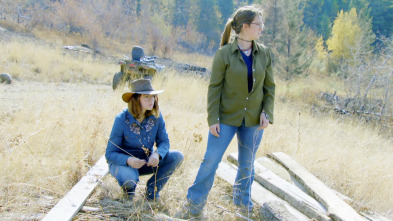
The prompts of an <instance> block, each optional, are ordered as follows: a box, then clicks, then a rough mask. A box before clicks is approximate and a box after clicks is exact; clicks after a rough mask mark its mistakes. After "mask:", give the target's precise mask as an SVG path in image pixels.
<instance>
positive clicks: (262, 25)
mask: <svg viewBox="0 0 393 221" xmlns="http://www.w3.org/2000/svg"><path fill="white" fill-rule="evenodd" d="M250 24H254V25H258V26H259V27H260V28H262V29H265V24H264V23H261V22H251V23H250Z"/></svg>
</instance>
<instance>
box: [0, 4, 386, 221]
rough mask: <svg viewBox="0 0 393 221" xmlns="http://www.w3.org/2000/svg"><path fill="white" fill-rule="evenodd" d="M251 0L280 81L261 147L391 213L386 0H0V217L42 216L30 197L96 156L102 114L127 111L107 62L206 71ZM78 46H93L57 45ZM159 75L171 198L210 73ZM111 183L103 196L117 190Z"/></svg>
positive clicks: (192, 149)
mask: <svg viewBox="0 0 393 221" xmlns="http://www.w3.org/2000/svg"><path fill="white" fill-rule="evenodd" d="M249 4H258V5H260V6H261V8H262V9H263V11H264V21H265V26H266V29H265V30H264V31H263V33H262V37H261V39H259V42H261V43H263V44H265V45H267V46H268V47H269V48H271V50H272V55H273V57H274V59H273V60H274V69H275V70H274V73H275V76H276V80H277V85H278V87H277V100H276V103H277V107H278V108H277V109H276V114H277V116H278V117H277V123H275V124H274V125H272V127H271V129H270V130H269V131H268V130H267V131H266V133H265V134H264V140H263V142H264V143H263V148H261V153H260V154H265V153H269V152H273V151H284V152H286V153H288V154H290V155H291V156H293V157H295V158H296V159H297V160H298V161H299V162H301V163H302V164H303V165H305V166H306V167H307V168H308V169H310V170H311V171H312V172H313V173H314V174H316V175H317V176H318V177H319V178H321V179H322V180H323V181H324V182H326V183H327V184H329V186H331V187H333V188H334V189H336V190H338V191H340V192H341V193H344V194H345V195H347V196H350V197H352V198H354V199H355V200H356V202H357V203H359V205H358V206H357V208H363V206H364V205H366V206H367V207H368V208H371V209H373V210H374V211H377V212H380V213H382V214H384V215H386V216H387V217H389V218H391V219H392V218H393V215H392V214H393V213H392V208H391V206H390V205H392V203H391V202H392V200H393V197H392V196H393V195H392V190H391V186H392V184H393V176H392V175H391V171H392V168H393V164H392V161H391V158H392V157H391V155H392V151H391V148H392V135H393V130H392V127H393V120H392V119H393V96H392V89H393V88H392V82H393V39H392V33H393V24H392V22H393V18H392V17H393V3H392V1H391V0H374V1H371V0H370V1H363V0H353V1H349V0H348V1H344V0H341V1H339V0H331V1H324V0H319V1H316V0H259V1H258V0H257V1H249V0H248V1H240V0H237V1H232V0H193V1H190V0H122V1H115V0H94V1H93V0H67V1H65V0H64V1H56V0H35V1H32V0H17V1H11V0H0V39H1V41H0V49H1V52H0V68H1V70H0V72H1V73H3V72H8V73H10V74H12V76H13V78H14V83H13V84H12V85H10V87H8V86H4V87H3V85H1V90H2V93H0V98H1V102H0V110H1V112H0V114H1V115H0V138H1V142H0V143H1V144H2V145H3V147H4V148H1V152H0V153H1V155H0V158H1V159H2V160H1V164H0V168H2V171H1V173H0V180H1V182H0V183H1V184H0V188H1V191H0V202H1V203H0V204H1V205H2V207H0V212H1V213H2V214H4V213H7V212H12V211H22V208H23V210H24V211H33V212H37V211H41V212H42V211H45V212H47V211H46V209H47V208H45V209H42V208H30V207H29V208H28V209H25V207H28V206H31V205H36V206H37V207H38V206H39V205H37V204H36V203H31V204H29V203H26V202H35V201H34V200H35V199H36V197H37V195H42V194H43V192H44V193H45V194H46V195H49V194H51V195H54V196H56V198H61V197H62V196H63V195H64V194H65V193H66V192H67V191H68V190H69V189H70V188H71V187H72V186H73V185H74V184H75V183H76V182H77V181H78V180H79V179H80V178H81V177H82V176H83V175H84V174H85V173H86V172H87V170H88V169H89V167H90V166H91V165H93V164H94V163H95V162H96V160H97V159H98V158H99V157H100V156H102V153H103V148H104V147H105V145H106V142H107V137H108V134H109V132H110V129H111V126H112V125H111V124H112V122H111V120H108V119H113V117H114V115H115V113H117V112H118V111H119V110H120V109H121V108H124V104H123V103H122V101H120V99H119V100H117V99H114V97H120V94H121V92H120V91H112V89H111V88H110V82H111V78H112V76H113V74H114V73H115V72H116V71H118V69H119V65H118V64H117V63H116V58H119V57H122V56H124V55H128V56H130V51H131V49H132V47H133V46H135V45H141V46H143V47H144V48H145V52H146V54H147V55H157V56H159V57H163V58H168V59H171V60H174V61H176V62H181V63H190V64H192V65H198V66H203V67H206V68H208V69H209V68H210V65H211V60H212V55H213V54H214V52H215V50H216V49H217V48H218V47H219V39H220V35H221V32H222V30H223V27H224V25H225V23H226V21H227V20H228V18H229V17H230V16H231V14H232V13H233V11H234V10H236V9H237V8H238V7H240V6H243V5H249ZM3 30H7V31H3ZM2 33H12V36H13V38H10V39H9V38H8V37H3V36H6V35H3V34H2ZM26 39H29V40H26ZM82 44H83V45H87V46H89V47H90V48H91V49H93V51H94V53H93V54H92V55H91V56H90V55H83V54H82V53H79V54H72V53H67V52H66V51H65V50H63V49H62V46H64V45H82ZM168 72H169V77H166V75H165V74H167V73H164V74H163V75H162V76H161V75H160V76H159V77H158V78H156V79H155V80H154V81H153V83H154V85H155V87H157V88H163V89H165V91H166V92H165V94H163V96H162V97H161V98H162V100H161V101H163V102H162V107H163V108H162V109H163V110H164V111H165V114H166V115H165V119H166V122H167V124H168V133H169V134H170V137H171V142H172V144H173V147H174V148H177V149H180V150H181V151H183V152H184V153H185V155H186V156H188V157H189V158H188V159H186V161H185V163H184V164H185V165H184V167H183V169H181V170H180V174H181V176H180V175H179V176H175V177H174V183H173V184H172V185H169V187H170V188H171V189H170V190H168V192H167V195H170V193H173V192H176V191H180V192H179V194H172V195H173V196H172V197H173V198H172V199H171V200H172V201H173V203H172V204H171V205H176V206H177V207H180V204H179V203H178V202H180V201H181V200H182V199H183V198H182V197H183V196H185V192H184V191H185V190H186V187H188V186H189V185H190V183H191V182H192V181H193V180H192V179H193V178H195V173H196V171H195V170H191V171H190V170H189V169H187V170H186V171H183V170H184V168H198V166H199V165H198V163H199V160H201V158H202V156H201V155H202V154H203V150H204V148H205V147H206V145H205V143H204V142H206V135H207V130H206V128H207V127H206V125H205V124H206V120H205V119H206V116H205V114H206V108H205V106H204V105H205V104H206V100H205V99H206V96H204V94H206V93H207V92H206V88H207V80H206V79H205V78H203V77H201V76H191V75H186V74H184V73H177V72H175V73H174V74H171V73H172V72H173V71H172V70H170V69H168ZM97 88H98V89H97ZM180 91H181V93H180ZM113 93H114V94H113ZM59 97H60V98H62V99H58V98H59ZM32 98H33V99H34V100H33V101H34V102H31V101H32ZM161 98H160V99H161ZM190 98H192V99H190ZM321 98H322V99H321ZM16 101H18V102H16ZM108 104H109V105H108ZM202 104H204V105H202ZM190 116H193V117H190ZM195 116H197V117H195ZM92 119H93V120H92ZM184 119H187V122H184ZM180 128H182V129H180ZM81 131H83V133H81ZM235 149H236V147H232V148H230V151H232V150H235ZM75 162H77V163H75ZM108 179H109V178H108ZM180 181H181V182H180ZM108 183H109V184H110V187H113V188H109V191H108V192H109V193H108V192H105V194H103V195H105V196H117V195H118V192H119V190H118V189H116V188H118V185H117V184H116V183H115V182H113V180H111V182H105V185H104V187H106V185H108ZM370 187H374V188H373V189H370ZM218 189H219V188H218ZM112 190H114V191H112ZM181 191H183V192H181ZM36 193H39V194H36ZM176 193H178V192H176ZM116 194H117V195H116ZM212 194H213V197H212V199H216V201H212V202H221V201H222V200H221V198H220V197H221V196H222V195H223V194H222V192H220V191H215V192H213V193H212ZM172 201H171V202H172ZM227 201H228V200H227ZM224 202H226V201H224ZM228 202H230V201H228ZM209 209H210V210H212V211H215V210H217V209H216V208H215V207H214V206H213V205H209ZM171 212H174V211H171Z"/></svg>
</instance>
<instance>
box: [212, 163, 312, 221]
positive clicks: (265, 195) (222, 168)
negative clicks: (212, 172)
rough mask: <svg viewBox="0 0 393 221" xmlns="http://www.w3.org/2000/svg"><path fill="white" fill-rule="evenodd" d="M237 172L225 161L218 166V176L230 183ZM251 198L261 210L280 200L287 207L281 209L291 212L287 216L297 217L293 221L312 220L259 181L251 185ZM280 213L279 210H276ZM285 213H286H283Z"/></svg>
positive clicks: (232, 182) (233, 180)
mask: <svg viewBox="0 0 393 221" xmlns="http://www.w3.org/2000/svg"><path fill="white" fill-rule="evenodd" d="M236 173H237V168H236V167H235V166H233V165H229V164H227V163H225V162H221V163H220V164H219V166H218V169H217V172H216V174H217V176H218V177H220V178H221V179H223V180H225V181H227V182H228V183H231V184H234V183H235V179H236ZM251 199H252V201H254V202H255V203H256V204H258V205H259V206H262V207H261V210H262V209H263V205H269V204H270V203H271V202H275V201H278V202H280V204H281V205H283V206H284V207H285V209H283V210H280V211H281V212H282V211H288V213H289V214H287V217H296V219H293V221H296V220H298V221H303V220H304V221H306V220H308V221H309V220H310V219H309V218H307V217H306V216H305V215H304V214H302V213H301V212H299V211H298V210H296V209H295V208H293V207H292V206H291V205H289V204H288V203H287V202H285V201H283V200H282V199H280V198H279V197H277V196H276V195H274V194H273V193H271V192H270V191H268V190H267V189H265V188H263V187H262V186H261V185H260V184H259V183H257V182H254V183H253V184H252V186H251ZM265 203H266V204H265ZM276 212H277V213H279V212H278V211H276ZM283 215H284V214H283Z"/></svg>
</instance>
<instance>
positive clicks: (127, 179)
mask: <svg viewBox="0 0 393 221" xmlns="http://www.w3.org/2000/svg"><path fill="white" fill-rule="evenodd" d="M183 159H184V157H183V154H182V153H181V152H179V151H176V150H173V151H172V150H170V151H169V152H168V153H167V154H166V155H165V157H164V158H163V159H161V160H160V162H159V163H158V166H157V167H150V166H146V165H145V166H143V167H141V168H139V169H135V168H132V167H130V166H120V165H116V164H110V165H109V172H110V173H111V174H112V176H113V177H115V178H116V180H117V182H118V183H119V185H120V186H121V187H122V188H123V190H124V191H125V192H126V194H127V195H128V196H129V197H130V198H132V197H133V196H134V194H135V189H136V186H137V183H138V182H139V176H140V175H147V174H153V176H152V177H151V178H150V179H149V180H148V181H147V185H146V197H147V198H148V199H149V200H154V199H157V198H158V197H160V195H159V192H160V191H161V190H162V188H163V187H164V185H165V183H166V182H167V181H168V179H169V177H170V176H171V175H172V173H173V172H174V171H175V170H176V168H177V167H178V166H180V164H181V163H182V162H183Z"/></svg>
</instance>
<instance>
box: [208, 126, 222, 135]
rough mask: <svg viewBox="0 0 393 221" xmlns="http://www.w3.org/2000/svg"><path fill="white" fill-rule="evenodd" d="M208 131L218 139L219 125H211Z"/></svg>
mask: <svg viewBox="0 0 393 221" xmlns="http://www.w3.org/2000/svg"><path fill="white" fill-rule="evenodd" d="M209 131H210V133H211V134H213V135H214V136H216V137H220V124H213V125H211V126H210V127H209Z"/></svg>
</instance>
